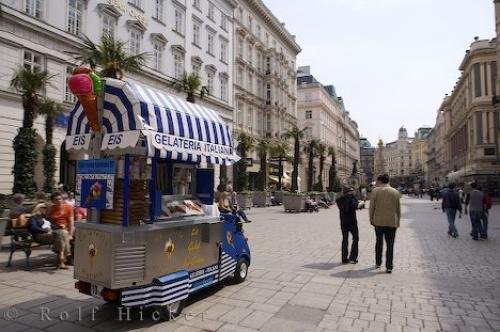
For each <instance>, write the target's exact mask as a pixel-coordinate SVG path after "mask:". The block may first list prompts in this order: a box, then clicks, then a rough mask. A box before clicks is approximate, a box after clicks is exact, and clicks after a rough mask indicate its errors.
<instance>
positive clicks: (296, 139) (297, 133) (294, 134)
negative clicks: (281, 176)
mask: <svg viewBox="0 0 500 332" xmlns="http://www.w3.org/2000/svg"><path fill="white" fill-rule="evenodd" d="M306 129H307V128H303V129H299V127H297V126H293V127H292V128H291V129H289V130H288V131H286V132H285V133H284V134H283V136H282V137H283V138H284V139H293V171H292V188H291V190H292V191H297V190H298V189H299V186H298V177H299V163H300V141H301V140H302V139H303V138H304V132H305V131H306Z"/></svg>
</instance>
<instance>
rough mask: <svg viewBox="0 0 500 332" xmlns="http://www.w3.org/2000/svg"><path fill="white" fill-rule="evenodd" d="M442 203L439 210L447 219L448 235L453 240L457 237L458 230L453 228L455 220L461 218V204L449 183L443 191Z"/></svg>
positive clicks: (453, 185) (451, 184)
mask: <svg viewBox="0 0 500 332" xmlns="http://www.w3.org/2000/svg"><path fill="white" fill-rule="evenodd" d="M442 196H443V201H442V203H441V209H442V210H443V212H444V213H446V217H447V219H448V235H449V236H453V237H454V238H457V237H458V230H457V227H456V226H455V218H456V217H457V211H458V213H459V214H458V217H459V218H462V203H461V201H460V196H459V195H458V192H457V191H456V190H455V184H454V183H450V184H449V185H448V189H444V190H443V195H442Z"/></svg>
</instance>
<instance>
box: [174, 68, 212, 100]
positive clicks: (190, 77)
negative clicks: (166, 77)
mask: <svg viewBox="0 0 500 332" xmlns="http://www.w3.org/2000/svg"><path fill="white" fill-rule="evenodd" d="M172 86H173V87H174V89H176V90H177V92H185V93H186V94H187V98H186V100H187V101H188V102H190V103H193V104H194V103H195V101H196V100H195V96H196V94H198V95H199V96H200V98H203V97H205V95H208V94H209V91H208V89H207V87H206V86H201V77H200V75H198V74H197V73H191V74H184V75H183V76H182V78H180V79H174V81H173V82H172Z"/></svg>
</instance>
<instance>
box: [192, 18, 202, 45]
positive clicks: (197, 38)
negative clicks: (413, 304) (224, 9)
mask: <svg viewBox="0 0 500 332" xmlns="http://www.w3.org/2000/svg"><path fill="white" fill-rule="evenodd" d="M200 29H201V27H200V24H199V23H198V22H195V21H193V44H195V45H196V46H200Z"/></svg>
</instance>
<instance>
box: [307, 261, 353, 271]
mask: <svg viewBox="0 0 500 332" xmlns="http://www.w3.org/2000/svg"><path fill="white" fill-rule="evenodd" d="M341 265H345V264H342V263H340V262H335V263H333V262H328V263H313V264H307V265H302V267H305V268H306V269H315V270H324V271H326V270H331V269H334V268H336V267H337V266H341Z"/></svg>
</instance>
